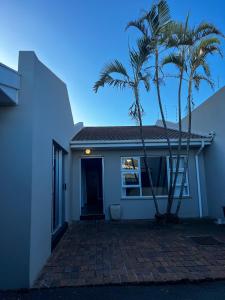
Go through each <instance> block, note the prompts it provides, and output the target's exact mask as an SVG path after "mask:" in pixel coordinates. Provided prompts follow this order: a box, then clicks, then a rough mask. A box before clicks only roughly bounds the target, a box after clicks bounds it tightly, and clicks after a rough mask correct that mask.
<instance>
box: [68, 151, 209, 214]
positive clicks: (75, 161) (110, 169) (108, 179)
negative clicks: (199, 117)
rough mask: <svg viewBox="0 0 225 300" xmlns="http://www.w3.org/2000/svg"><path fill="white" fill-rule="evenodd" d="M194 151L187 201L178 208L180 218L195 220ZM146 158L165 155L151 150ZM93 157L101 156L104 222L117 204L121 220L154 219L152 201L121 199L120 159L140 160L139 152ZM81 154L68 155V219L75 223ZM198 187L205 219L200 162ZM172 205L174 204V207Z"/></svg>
mask: <svg viewBox="0 0 225 300" xmlns="http://www.w3.org/2000/svg"><path fill="white" fill-rule="evenodd" d="M194 154H195V153H194V151H192V152H191V158H190V163H189V172H188V174H189V186H190V197H189V198H185V199H184V200H183V204H182V208H181V216H182V217H198V216H199V203H198V194H197V175H196V165H195V156H194ZM149 155H166V154H165V151H163V150H161V151H159V150H153V151H151V153H149ZM93 156H101V157H103V158H104V180H103V183H104V186H103V190H104V212H105V215H106V219H109V218H110V215H109V207H110V205H111V204H121V209H122V218H123V219H149V218H150V219H151V218H154V214H155V209H154V203H153V200H152V199H146V198H145V199H143V198H142V199H121V173H120V168H121V166H120V162H121V157H122V156H142V152H141V151H137V150H117V151H116V150H108V151H105V150H104V151H97V150H96V151H94V152H93ZM81 157H83V152H81V151H73V152H72V176H71V179H72V218H73V219H74V220H79V218H80V195H81V174H80V159H81ZM200 172H201V187H202V199H203V214H204V216H207V215H208V208H207V200H206V193H205V182H204V164H203V161H202V159H200ZM175 204H176V203H175ZM159 206H160V210H161V211H165V207H166V199H165V198H164V199H163V198H161V199H159Z"/></svg>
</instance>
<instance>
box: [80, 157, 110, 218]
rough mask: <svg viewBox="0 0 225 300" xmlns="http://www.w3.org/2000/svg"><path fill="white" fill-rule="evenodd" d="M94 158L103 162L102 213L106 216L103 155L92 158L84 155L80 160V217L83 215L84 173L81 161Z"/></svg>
mask: <svg viewBox="0 0 225 300" xmlns="http://www.w3.org/2000/svg"><path fill="white" fill-rule="evenodd" d="M94 158H99V159H101V161H102V213H103V214H105V201H104V199H105V189H104V156H101V155H90V156H86V155H82V156H81V157H80V159H79V181H80V184H79V199H80V201H79V202H80V203H79V204H80V216H81V213H82V193H81V191H82V176H81V172H82V168H81V161H82V159H94Z"/></svg>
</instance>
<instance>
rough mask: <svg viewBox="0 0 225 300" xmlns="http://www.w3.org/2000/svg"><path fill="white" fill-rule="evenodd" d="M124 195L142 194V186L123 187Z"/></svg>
mask: <svg viewBox="0 0 225 300" xmlns="http://www.w3.org/2000/svg"><path fill="white" fill-rule="evenodd" d="M123 196H140V188H123Z"/></svg>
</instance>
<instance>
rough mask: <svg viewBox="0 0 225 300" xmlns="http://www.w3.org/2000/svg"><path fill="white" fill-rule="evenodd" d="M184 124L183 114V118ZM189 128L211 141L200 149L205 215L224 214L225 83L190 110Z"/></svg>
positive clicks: (185, 125)
mask: <svg viewBox="0 0 225 300" xmlns="http://www.w3.org/2000/svg"><path fill="white" fill-rule="evenodd" d="M183 127H184V129H186V128H187V117H186V118H184V119H183ZM192 129H193V131H194V132H196V133H200V134H201V133H211V135H214V138H213V143H212V145H211V146H210V147H207V148H206V149H205V151H204V161H205V174H206V188H207V198H208V209H209V216H210V217H212V218H218V217H219V218H221V217H223V218H224V213H223V207H224V206H225V184H224V181H225V159H224V157H225V87H223V88H221V89H219V90H218V91H217V92H216V93H215V94H213V95H212V96H211V97H210V98H208V99H207V100H206V101H204V102H203V103H202V104H201V105H199V106H198V107H196V108H195V109H194V110H193V112H192Z"/></svg>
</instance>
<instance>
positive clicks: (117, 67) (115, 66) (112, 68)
mask: <svg viewBox="0 0 225 300" xmlns="http://www.w3.org/2000/svg"><path fill="white" fill-rule="evenodd" d="M112 73H118V74H121V75H123V76H125V77H127V78H128V77H129V76H128V73H127V71H126V68H125V67H124V66H123V64H122V63H121V62H119V61H118V60H117V59H116V60H114V61H113V62H111V63H109V64H106V65H105V67H104V68H103V70H102V74H103V75H104V74H105V75H110V74H112Z"/></svg>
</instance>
